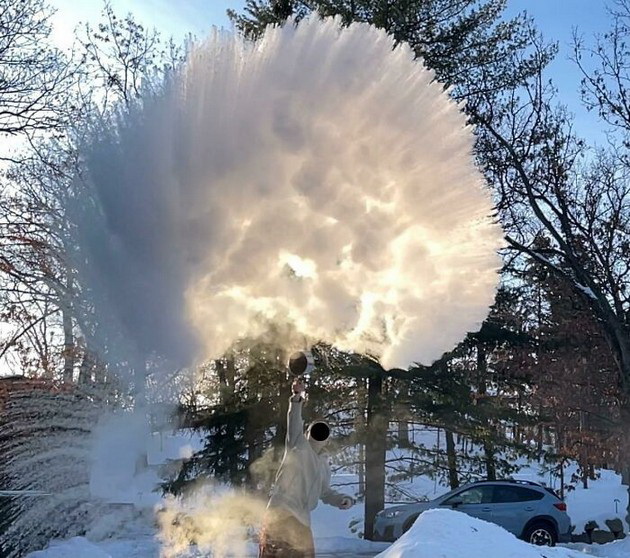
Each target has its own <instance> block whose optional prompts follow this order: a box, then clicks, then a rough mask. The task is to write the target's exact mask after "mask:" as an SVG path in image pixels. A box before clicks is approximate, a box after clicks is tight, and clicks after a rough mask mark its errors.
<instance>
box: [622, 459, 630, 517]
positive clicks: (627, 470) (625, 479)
mask: <svg viewBox="0 0 630 558" xmlns="http://www.w3.org/2000/svg"><path fill="white" fill-rule="evenodd" d="M621 484H625V485H626V486H627V487H628V505H627V507H626V523H627V524H628V525H630V465H626V466H625V467H624V468H623V471H622V472H621Z"/></svg>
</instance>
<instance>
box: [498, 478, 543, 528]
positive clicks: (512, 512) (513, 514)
mask: <svg viewBox="0 0 630 558" xmlns="http://www.w3.org/2000/svg"><path fill="white" fill-rule="evenodd" d="M543 496H544V494H543V493H542V492H540V491H537V490H531V489H529V488H525V487H523V486H510V485H495V487H494V492H493V496H492V521H493V522H494V523H496V524H497V525H500V526H501V527H503V528H504V529H505V530H507V531H509V532H510V533H512V534H514V535H516V536H517V537H518V536H520V535H521V534H522V532H523V528H524V527H525V524H526V523H527V521H528V520H529V519H530V518H532V517H533V516H534V515H535V514H536V510H537V509H538V507H539V505H540V500H541V499H542V498H543Z"/></svg>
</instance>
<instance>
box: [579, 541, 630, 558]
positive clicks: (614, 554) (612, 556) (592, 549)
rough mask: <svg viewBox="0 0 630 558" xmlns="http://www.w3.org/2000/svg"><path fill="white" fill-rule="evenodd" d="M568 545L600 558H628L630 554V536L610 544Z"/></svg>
mask: <svg viewBox="0 0 630 558" xmlns="http://www.w3.org/2000/svg"><path fill="white" fill-rule="evenodd" d="M567 547H569V548H571V549H574V550H579V551H581V552H582V553H583V554H582V556H583V555H584V554H587V555H589V556H599V558H628V556H630V538H627V539H624V540H622V541H615V542H612V543H608V544H568V545H567Z"/></svg>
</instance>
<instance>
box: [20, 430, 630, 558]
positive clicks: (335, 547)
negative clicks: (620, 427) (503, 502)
mask: <svg viewBox="0 0 630 558" xmlns="http://www.w3.org/2000/svg"><path fill="white" fill-rule="evenodd" d="M415 434H416V436H420V437H421V441H422V442H423V443H425V445H427V446H429V447H430V446H431V445H432V443H434V442H435V432H434V431H433V432H431V431H424V432H420V433H415ZM180 437H181V436H180ZM163 438H164V437H163V436H162V437H161V438H159V439H157V438H155V436H153V437H152V438H151V440H150V442H151V443H150V444H149V450H151V451H147V453H148V454H149V455H150V456H152V457H151V459H150V460H149V461H151V462H155V463H161V462H164V460H165V459H167V458H168V459H174V458H179V457H182V454H181V448H180V446H181V447H185V448H188V446H189V445H190V443H191V442H190V441H189V440H188V438H186V437H184V438H182V439H181V440H180V439H179V438H178V439H177V440H176V439H175V438H173V439H172V440H171V438H168V437H167V438H168V439H163ZM416 441H420V440H416ZM183 442H185V443H184V444H183ZM156 444H157V445H156ZM182 444H183V445H182ZM154 446H155V447H154ZM171 446H172V447H171ZM134 447H135V446H134ZM156 448H157V449H158V450H159V451H156ZM167 450H168V451H167ZM187 451H188V450H187ZM404 451H405V450H392V451H391V452H390V455H388V459H389V458H395V457H396V456H397V455H398V456H400V455H401V452H404ZM165 452H166V453H165ZM188 453H190V452H188ZM162 454H164V455H162ZM167 454H168V455H167ZM171 454H172V455H171ZM130 463H133V460H130ZM520 465H521V466H522V467H521V470H520V472H519V473H518V474H517V475H514V476H515V478H522V479H526V480H532V481H537V482H543V483H546V484H547V485H549V486H551V487H552V488H555V489H558V488H559V487H558V486H557V485H558V481H557V479H556V478H555V477H554V476H550V475H549V473H548V472H545V471H544V469H543V468H542V467H541V466H540V465H539V464H538V463H536V462H522V463H520ZM101 469H103V468H102V467H101ZM118 469H120V471H118ZM118 472H119V473H120V474H117V476H116V475H114V473H118ZM123 472H124V471H123V469H122V468H121V467H118V468H116V467H111V468H109V469H107V474H105V473H103V471H101V470H98V471H96V470H95V471H94V473H95V475H94V476H93V478H92V479H91V485H92V488H94V486H96V487H99V489H101V492H103V491H104V493H107V494H108V495H110V497H111V495H114V496H115V497H114V501H112V504H111V513H110V514H106V515H104V516H103V517H101V518H100V520H99V521H98V522H97V523H96V524H95V525H93V526H92V527H91V529H90V530H89V531H88V533H87V534H86V536H85V537H75V538H73V539H70V540H67V541H52V542H51V543H50V545H49V547H48V548H47V549H45V550H42V551H38V552H34V553H31V554H30V555H29V556H28V558H154V557H157V556H160V554H161V552H162V551H163V547H162V544H161V542H160V540H159V538H158V528H157V526H156V525H155V516H154V514H153V512H152V510H151V508H145V510H144V511H141V510H136V509H135V508H134V506H133V505H130V504H129V503H127V504H123V503H122V501H124V500H125V498H122V500H121V498H120V494H118V491H119V490H118V488H117V486H118V484H119V483H121V482H122V480H123V479H124V477H125V475H124V474H123ZM575 472H576V467H575V465H569V466H567V468H566V470H565V478H567V479H568V478H570V477H571V475H572V474H573V473H575ZM599 475H600V476H599V478H598V479H597V480H594V481H590V482H589V488H588V489H586V490H585V489H583V488H582V487H581V486H577V487H575V489H573V490H571V491H569V492H568V493H567V495H566V498H565V500H566V502H567V506H568V513H569V515H570V517H571V520H572V523H573V525H575V532H576V533H580V532H582V530H583V527H584V524H585V523H586V522H587V521H590V520H596V521H598V523H599V526H600V527H601V528H604V529H605V528H606V527H605V524H604V521H605V520H606V519H612V518H615V517H618V518H622V519H623V518H624V516H625V510H626V505H627V499H628V492H627V487H626V486H624V485H622V484H621V478H620V476H619V475H617V474H615V473H614V472H613V471H607V470H602V471H600V472H599ZM97 481H98V482H97ZM356 484H357V478H356V476H355V475H354V474H352V473H348V472H347V471H344V470H341V471H338V472H337V474H336V475H335V476H334V477H333V485H336V488H337V489H338V490H340V491H342V492H350V493H351V492H352V487H353V486H354V487H356ZM130 486H133V487H134V489H137V483H132V484H130ZM399 486H400V488H401V489H402V491H401V492H400V494H401V499H402V494H404V495H406V496H407V498H410V497H411V498H414V499H418V500H426V499H432V498H434V497H436V496H438V495H440V494H442V493H444V492H446V491H447V490H448V488H447V487H445V486H442V485H440V484H439V483H438V482H436V481H435V480H434V479H430V478H428V477H426V476H419V477H416V478H413V479H410V480H408V481H404V482H401V483H399ZM115 488H116V490H114V489H115ZM226 490H227V489H222V490H219V491H218V493H221V494H223V495H224V494H225V492H226ZM145 492H146V491H143V492H142V494H144V496H143V497H142V498H140V500H139V502H145V503H146V502H147V501H148V500H149V499H150V498H148V497H146V496H147V494H145ZM228 492H229V490H228ZM136 499H137V497H136ZM110 501H111V500H110ZM392 503H393V502H392ZM257 505H260V504H257ZM210 507H212V504H210ZM217 507H218V508H219V515H220V513H221V512H220V510H221V505H218V506H217ZM249 513H250V514H252V511H251V510H250V511H249ZM256 513H257V512H255V513H254V515H256ZM215 515H216V514H215ZM312 527H313V533H314V536H315V541H316V548H317V552H318V556H322V557H324V556H336V557H348V558H349V557H354V556H376V555H378V554H379V553H381V552H382V553H383V554H381V555H380V556H381V558H408V557H414V558H423V557H425V556H426V557H427V558H428V557H431V558H461V557H463V556H466V558H477V557H479V558H512V557H514V558H530V557H531V558H539V557H542V556H544V557H546V558H575V557H584V556H588V555H591V556H597V557H600V558H622V557H623V558H629V557H630V538H629V539H626V540H624V541H619V542H615V543H610V544H606V545H601V546H600V545H583V544H572V545H566V546H565V547H564V548H560V547H559V548H557V549H551V550H550V549H543V550H541V549H538V548H535V547H531V546H530V545H527V544H525V543H523V542H522V541H519V540H518V539H516V538H515V537H513V536H512V535H511V534H509V533H507V532H506V531H504V530H503V529H501V528H499V527H497V526H496V525H493V524H488V523H485V522H482V521H480V520H477V519H473V518H469V517H468V516H465V515H464V514H460V513H458V512H453V511H450V510H434V511H431V512H427V513H425V514H423V515H422V516H421V520H419V521H417V522H416V525H415V526H414V528H413V529H412V530H411V531H409V533H407V534H406V535H405V536H403V537H402V538H401V539H400V540H399V541H398V542H397V543H395V544H394V545H389V544H387V543H374V542H370V541H365V540H363V539H362V538H361V534H362V533H361V531H362V528H363V505H362V504H357V505H355V506H354V507H352V508H351V509H350V510H346V511H344V510H339V509H337V508H333V507H331V506H327V505H324V504H321V505H320V506H319V507H318V508H317V509H316V510H315V511H314V512H313V515H312ZM236 546H238V551H237V553H236V554H235V556H243V557H244V556H247V557H249V556H252V557H253V556H256V546H255V544H254V543H253V542H244V543H242V544H239V545H235V548H236ZM170 556H177V557H178V558H179V557H181V558H197V557H201V556H203V557H208V556H212V554H211V553H210V554H209V553H208V550H207V548H200V549H197V548H196V547H191V548H189V549H188V550H186V551H184V553H179V554H173V553H171V554H170V555H169V558H170ZM218 556H220V554H217V553H215V555H214V558H218Z"/></svg>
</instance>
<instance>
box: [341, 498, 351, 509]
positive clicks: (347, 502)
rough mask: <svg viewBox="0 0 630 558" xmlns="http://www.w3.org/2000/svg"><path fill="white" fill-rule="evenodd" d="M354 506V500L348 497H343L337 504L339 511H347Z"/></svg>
mask: <svg viewBox="0 0 630 558" xmlns="http://www.w3.org/2000/svg"><path fill="white" fill-rule="evenodd" d="M353 505H354V500H353V499H352V498H350V496H344V497H343V498H342V499H341V503H340V504H339V509H340V510H348V509H350V508H351V507H352V506H353Z"/></svg>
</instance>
